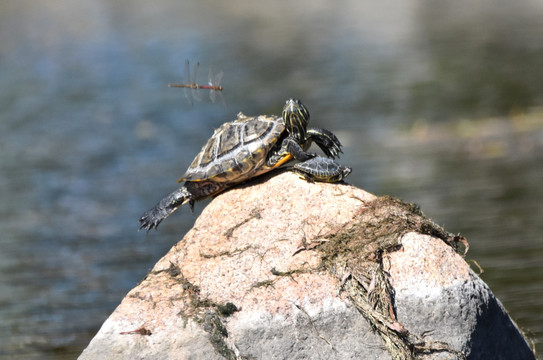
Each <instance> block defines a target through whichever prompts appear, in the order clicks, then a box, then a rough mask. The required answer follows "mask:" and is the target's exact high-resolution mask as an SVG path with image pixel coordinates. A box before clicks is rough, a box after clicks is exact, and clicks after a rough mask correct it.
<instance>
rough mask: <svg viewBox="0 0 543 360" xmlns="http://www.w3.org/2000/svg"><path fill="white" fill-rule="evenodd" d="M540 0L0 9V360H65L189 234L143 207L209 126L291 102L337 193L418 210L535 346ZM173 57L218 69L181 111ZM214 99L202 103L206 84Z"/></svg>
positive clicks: (65, 4)
mask: <svg viewBox="0 0 543 360" xmlns="http://www.w3.org/2000/svg"><path fill="white" fill-rule="evenodd" d="M542 19H543V3H541V2H540V1H537V0H519V1H515V2H510V1H506V0H495V1H491V0H478V1H467V0H459V1H454V2H450V1H422V0H407V1H406V0H388V1H383V2H375V1H369V0H368V1H359V0H347V1H342V2H336V1H327V0H317V1H311V2H309V1H307V2H292V1H290V0H289V1H286V0H280V1H275V2H273V3H271V2H269V3H266V5H264V3H260V2H250V1H239V0H237V1H236V0H234V1H228V2H215V1H209V0H199V1H174V0H157V1H152V2H151V1H143V0H130V1H128V0H117V1H106V0H79V1H68V0H42V1H39V2H36V1H30V0H4V1H2V2H0V121H1V126H2V131H1V135H0V199H1V200H0V219H1V220H0V357H2V358H5V359H73V358H75V357H76V356H77V355H78V354H79V353H80V352H81V351H82V349H83V348H84V347H85V346H86V345H87V344H88V342H89V341H90V339H91V338H92V336H94V334H95V333H96V331H97V330H98V329H99V327H100V325H101V324H102V322H103V321H104V320H105V319H106V318H107V316H108V315H109V314H110V313H111V312H112V311H113V310H114V309H115V307H116V306H117V305H118V304H119V302H120V301H121V299H122V298H123V296H124V295H125V294H126V292H127V291H128V290H130V289H131V288H132V287H134V286H135V285H136V284H137V282H138V281H139V280H141V279H142V277H143V276H144V275H145V274H146V273H147V272H148V271H149V270H150V269H151V267H152V266H153V265H154V263H155V262H156V261H157V260H158V259H159V258H160V257H161V256H162V255H164V254H165V253H166V252H167V251H168V250H169V248H170V247H171V246H173V245H174V244H175V243H176V242H177V241H178V240H179V239H181V237H182V236H183V235H184V233H185V232H186V231H188V229H190V227H191V226H192V224H193V222H194V220H195V219H196V217H197V215H198V213H199V212H200V211H201V209H202V208H203V207H204V206H205V205H206V203H205V202H204V203H199V204H197V205H196V210H197V211H196V212H195V214H191V213H190V211H189V210H188V208H183V209H181V210H180V211H178V212H177V213H176V214H175V215H173V216H172V217H170V218H169V219H168V221H166V222H165V223H163V224H162V225H161V227H160V231H159V232H152V233H150V234H149V235H148V236H145V233H143V232H140V233H138V232H137V227H138V221H137V220H138V218H139V216H140V215H141V213H142V212H143V211H145V210H147V209H148V208H149V207H151V206H152V205H154V204H155V203H156V201H158V200H159V199H160V198H161V197H162V196H163V195H165V194H166V193H168V192H170V191H172V190H173V189H175V188H176V187H177V184H176V182H175V180H176V179H177V178H178V177H179V176H180V175H181V174H182V173H183V172H184V170H185V169H186V168H187V167H188V165H189V164H190V162H191V160H192V158H193V157H194V156H195V154H196V153H197V152H198V151H199V150H200V148H201V146H202V145H203V143H204V142H205V141H206V140H207V138H208V137H209V136H210V135H211V133H212V131H213V129H214V128H216V127H218V126H219V125H220V124H221V123H223V122H225V121H227V120H231V119H234V118H235V116H236V114H237V113H238V112H239V111H243V112H244V113H245V114H248V115H252V114H261V113H267V114H270V113H271V114H280V111H281V108H282V105H283V103H284V101H285V100H286V99H287V98H289V97H296V98H300V99H302V100H303V101H304V103H305V104H306V105H307V107H308V108H309V110H310V112H311V114H312V118H311V121H312V124H313V125H315V126H322V127H325V128H328V129H330V130H332V131H334V132H335V133H336V134H337V135H338V136H339V138H340V139H341V141H342V142H343V143H344V145H345V148H344V152H345V154H344V155H343V156H342V158H341V162H342V163H344V164H348V165H350V166H351V167H352V168H353V173H352V174H351V175H350V177H349V178H348V182H350V183H352V184H354V185H356V186H358V187H361V188H363V189H366V190H368V191H370V192H373V193H375V194H378V195H384V194H390V195H392V196H396V197H400V198H402V199H403V200H405V201H409V202H415V203H418V204H420V205H421V207H422V210H423V211H424V213H425V214H426V215H428V216H429V217H431V218H432V219H434V220H435V221H436V222H437V223H439V224H442V225H444V226H445V227H446V229H447V230H449V231H451V232H454V233H460V234H462V235H464V236H466V237H467V238H468V240H469V242H470V245H471V248H470V252H469V254H468V256H467V258H468V259H475V260H476V261H477V262H478V263H479V264H480V266H481V267H482V268H483V269H484V273H482V275H481V277H482V278H483V279H484V280H485V281H486V282H487V283H488V284H489V285H490V287H491V288H492V290H493V291H494V293H495V294H496V295H497V296H498V298H499V299H500V300H501V301H502V302H503V303H504V304H505V306H506V308H507V309H508V310H509V312H510V314H511V316H512V317H513V318H514V319H515V320H516V321H517V322H518V324H519V325H520V327H521V328H522V329H523V330H524V331H526V333H527V334H528V336H529V337H531V338H532V339H533V341H534V343H535V344H536V346H537V348H538V350H539V352H540V353H541V352H542V351H543V261H542V260H543V242H542V234H543V221H542V213H543V211H542V210H543V205H542V201H541V200H542V195H543V186H542V184H543V166H542V164H543V163H542V161H543V151H542V150H543V66H542V65H543V20H542ZM185 59H189V60H191V61H193V62H196V61H200V62H201V64H202V66H201V70H202V71H201V72H200V74H201V76H200V77H199V82H200V83H205V82H206V77H207V76H206V73H207V69H209V68H213V70H214V71H215V72H217V71H223V72H224V78H223V83H222V84H223V86H224V91H223V96H224V100H225V101H224V103H222V102H220V101H219V102H216V103H211V102H210V101H209V99H205V100H204V101H202V102H196V103H195V104H194V105H193V106H191V105H190V103H189V102H188V101H186V99H185V98H184V95H183V91H182V90H180V89H171V88H168V87H167V84H168V83H171V82H180V81H182V80H183V66H184V61H185ZM203 95H205V94H203Z"/></svg>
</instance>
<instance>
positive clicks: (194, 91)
mask: <svg viewBox="0 0 543 360" xmlns="http://www.w3.org/2000/svg"><path fill="white" fill-rule="evenodd" d="M199 68H200V62H197V63H196V65H195V66H194V69H193V76H192V78H191V77H190V64H189V61H188V60H185V75H184V80H185V81H189V83H187V84H168V86H169V87H179V88H185V97H186V98H187V99H188V100H189V102H190V103H191V105H192V104H193V101H192V99H194V100H197V101H202V96H201V95H200V93H199V91H198V90H199V89H204V90H209V99H210V100H211V102H215V99H216V97H217V95H216V94H217V93H218V94H219V96H221V98H222V95H221V93H220V91H222V89H223V88H222V86H221V85H220V84H221V80H222V76H223V72H222V71H221V72H220V73H218V74H217V75H215V76H214V75H213V71H212V70H211V69H209V82H208V84H207V85H199V84H197V83H196V80H197V78H198V69H199Z"/></svg>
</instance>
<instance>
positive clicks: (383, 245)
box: [80, 172, 535, 359]
mask: <svg viewBox="0 0 543 360" xmlns="http://www.w3.org/2000/svg"><path fill="white" fill-rule="evenodd" d="M181 211H182V210H181ZM177 216H180V214H178V215H177ZM181 216H182V215H181ZM168 221H175V218H174V217H172V218H170V219H168ZM455 240H458V238H457V237H456V238H455V237H453V236H451V235H450V234H448V233H445V232H444V230H443V229H441V228H439V227H435V226H434V225H433V224H432V223H431V222H430V221H428V220H426V219H424V218H423V217H422V216H421V214H420V212H418V210H417V209H416V208H415V207H411V206H410V205H406V204H402V203H400V202H399V201H396V200H393V199H390V198H377V197H375V196H374V195H371V194H369V193H367V192H365V191H363V190H361V189H358V188H355V187H353V186H350V185H347V184H323V183H307V182H306V181H303V180H301V179H299V178H298V177H297V176H296V175H294V174H292V173H288V172H287V173H282V174H279V175H276V176H266V177H263V178H261V179H260V180H258V181H256V182H251V183H250V184H248V185H245V186H242V187H238V188H235V189H232V190H230V191H227V192H225V193H223V194H221V195H219V196H218V197H217V198H215V199H214V200H213V201H212V202H211V203H210V204H209V205H208V206H207V207H206V208H205V209H204V211H203V212H202V214H201V216H200V217H199V218H198V219H197V220H196V223H195V225H194V227H193V228H192V229H191V230H190V231H189V232H188V233H187V234H186V236H185V237H184V238H183V240H182V241H180V242H179V243H178V244H176V245H175V246H174V247H173V248H172V249H171V250H170V252H169V253H168V254H166V255H165V256H164V257H163V258H162V259H161V260H160V261H159V262H158V263H157V264H156V265H155V267H154V269H153V270H152V271H151V272H150V273H149V274H148V275H147V277H146V278H145V279H144V280H143V281H142V282H141V283H140V284H139V285H138V286H137V287H136V288H134V289H133V290H131V291H130V292H129V293H128V295H127V296H126V297H125V298H124V299H123V301H122V303H121V304H120V305H119V306H118V307H117V309H116V310H115V311H114V312H113V314H111V316H110V317H109V318H108V319H107V320H106V322H105V323H104V324H103V326H102V328H101V329H100V331H99V332H98V333H97V335H96V336H95V337H94V339H93V340H92V341H91V343H90V344H89V346H88V347H87V348H86V349H85V351H84V352H83V353H82V354H81V356H80V359H224V358H226V359H387V358H389V359H390V358H398V359H404V358H405V359H409V358H424V359H426V358H428V359H455V358H468V359H479V358H481V359H482V358H487V359H488V358H492V359H531V358H535V357H534V355H533V353H532V351H531V350H530V348H529V346H528V344H527V342H526V341H525V339H524V338H523V336H522V334H521V333H520V332H519V330H518V329H517V327H516V325H515V324H514V323H513V322H512V320H511V319H510V318H509V316H508V315H507V313H506V311H505V310H504V308H503V307H502V305H501V304H500V302H499V301H498V300H497V299H496V298H495V297H494V296H493V294H492V292H491V291H490V289H489V288H488V287H487V286H486V284H485V283H484V282H483V281H482V280H481V279H480V278H479V277H478V276H477V275H475V274H474V273H473V271H472V270H471V269H470V268H469V266H468V265H467V263H466V262H465V261H464V259H463V258H462V257H461V256H460V255H458V254H457V253H456V252H455V251H454V249H453V248H452V247H451V245H454V244H453V243H454V241H455Z"/></svg>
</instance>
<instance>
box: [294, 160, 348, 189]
mask: <svg viewBox="0 0 543 360" xmlns="http://www.w3.org/2000/svg"><path fill="white" fill-rule="evenodd" d="M292 171H294V172H295V173H297V174H298V175H300V177H301V178H303V179H305V180H307V181H311V182H312V181H321V182H330V183H334V182H338V181H341V180H343V179H344V178H346V177H347V176H348V175H349V174H350V173H351V171H352V169H351V168H349V167H346V166H343V165H340V164H338V163H337V162H335V161H334V160H331V159H327V158H324V157H322V156H315V157H314V158H312V159H309V160H306V161H304V162H301V163H297V164H295V165H294V166H293V167H292Z"/></svg>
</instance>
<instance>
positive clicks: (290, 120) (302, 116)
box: [283, 99, 309, 143]
mask: <svg viewBox="0 0 543 360" xmlns="http://www.w3.org/2000/svg"><path fill="white" fill-rule="evenodd" d="M283 119H284V120H285V126H286V128H287V131H288V132H289V133H290V134H291V135H292V136H294V137H295V138H296V139H298V141H299V142H300V143H302V142H304V141H305V138H306V130H307V125H308V123H309V111H308V110H307V108H306V107H305V106H304V104H302V102H301V101H300V100H295V99H289V100H287V102H286V104H285V107H284V108H283Z"/></svg>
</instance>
